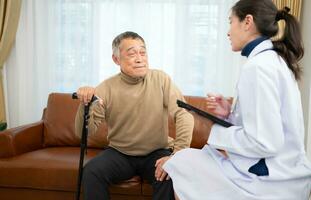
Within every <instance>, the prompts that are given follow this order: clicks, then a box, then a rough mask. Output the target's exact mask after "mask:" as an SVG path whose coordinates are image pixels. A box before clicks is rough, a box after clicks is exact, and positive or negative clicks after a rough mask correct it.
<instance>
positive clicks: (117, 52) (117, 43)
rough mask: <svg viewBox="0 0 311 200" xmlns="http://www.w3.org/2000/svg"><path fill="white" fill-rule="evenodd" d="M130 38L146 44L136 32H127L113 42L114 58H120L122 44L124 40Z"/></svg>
mask: <svg viewBox="0 0 311 200" xmlns="http://www.w3.org/2000/svg"><path fill="white" fill-rule="evenodd" d="M128 38H130V39H140V40H141V41H142V42H143V43H144V44H145V40H144V39H143V38H142V37H141V36H140V35H138V34H137V33H135V32H131V31H126V32H124V33H121V34H120V35H118V36H117V37H115V38H114V39H113V41H112V53H113V55H114V56H116V57H119V55H120V43H121V41H122V40H124V39H128ZM145 45H146V44H145Z"/></svg>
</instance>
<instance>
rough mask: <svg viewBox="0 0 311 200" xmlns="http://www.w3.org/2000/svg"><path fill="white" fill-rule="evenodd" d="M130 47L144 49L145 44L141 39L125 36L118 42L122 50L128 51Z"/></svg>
mask: <svg viewBox="0 0 311 200" xmlns="http://www.w3.org/2000/svg"><path fill="white" fill-rule="evenodd" d="M132 49H145V50H146V45H145V43H144V42H143V41H142V40H141V39H138V38H136V39H132V38H126V39H123V40H122V41H121V43H120V50H123V51H127V52H128V51H130V50H132Z"/></svg>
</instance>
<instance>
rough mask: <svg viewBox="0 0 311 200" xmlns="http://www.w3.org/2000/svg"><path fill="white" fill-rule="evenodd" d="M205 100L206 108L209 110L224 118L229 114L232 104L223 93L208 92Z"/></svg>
mask: <svg viewBox="0 0 311 200" xmlns="http://www.w3.org/2000/svg"><path fill="white" fill-rule="evenodd" d="M205 100H206V104H205V108H206V110H207V111H208V112H210V113H212V114H214V115H216V116H218V117H220V118H223V119H224V118H227V117H228V116H229V114H230V109H231V104H230V103H229V101H228V100H227V99H226V98H224V97H223V96H222V95H217V94H207V97H206V98H205Z"/></svg>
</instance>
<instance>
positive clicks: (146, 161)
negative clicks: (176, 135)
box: [82, 148, 174, 200]
mask: <svg viewBox="0 0 311 200" xmlns="http://www.w3.org/2000/svg"><path fill="white" fill-rule="evenodd" d="M170 154H171V152H170V150H168V149H159V150H156V151H154V152H151V153H150V154H148V155H146V156H128V155H125V154H122V153H120V152H119V151H117V150H115V149H113V148H108V149H106V150H104V151H103V152H102V153H101V154H99V155H98V156H96V157H95V158H93V159H92V160H90V161H89V162H88V163H87V164H86V165H85V167H84V169H83V179H82V185H83V193H84V200H108V199H110V198H109V191H108V187H109V185H110V184H112V183H118V182H120V181H123V180H127V179H130V178H132V177H133V176H134V175H139V176H141V177H142V178H144V179H145V180H147V181H148V182H149V183H150V184H151V185H152V188H153V196H152V199H153V200H170V199H172V200H173V199H174V191H173V185H172V181H171V180H164V181H157V180H156V179H155V176H154V172H155V169H156V168H155V166H154V165H155V163H156V161H157V160H158V159H159V158H162V157H164V156H168V155H170Z"/></svg>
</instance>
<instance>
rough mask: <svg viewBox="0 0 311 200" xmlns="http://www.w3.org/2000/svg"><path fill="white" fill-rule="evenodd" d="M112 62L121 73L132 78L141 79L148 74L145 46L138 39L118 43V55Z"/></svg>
mask: <svg viewBox="0 0 311 200" xmlns="http://www.w3.org/2000/svg"><path fill="white" fill-rule="evenodd" d="M113 60H114V62H115V63H116V64H117V65H120V68H121V71H122V72H123V73H125V74H127V75H129V76H132V77H143V76H145V75H146V73H147V72H148V67H149V64H148V56H147V51H146V47H145V44H144V43H143V41H141V40H140V39H131V38H128V39H124V40H122V41H121V43H120V53H119V56H118V57H116V56H115V55H113Z"/></svg>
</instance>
